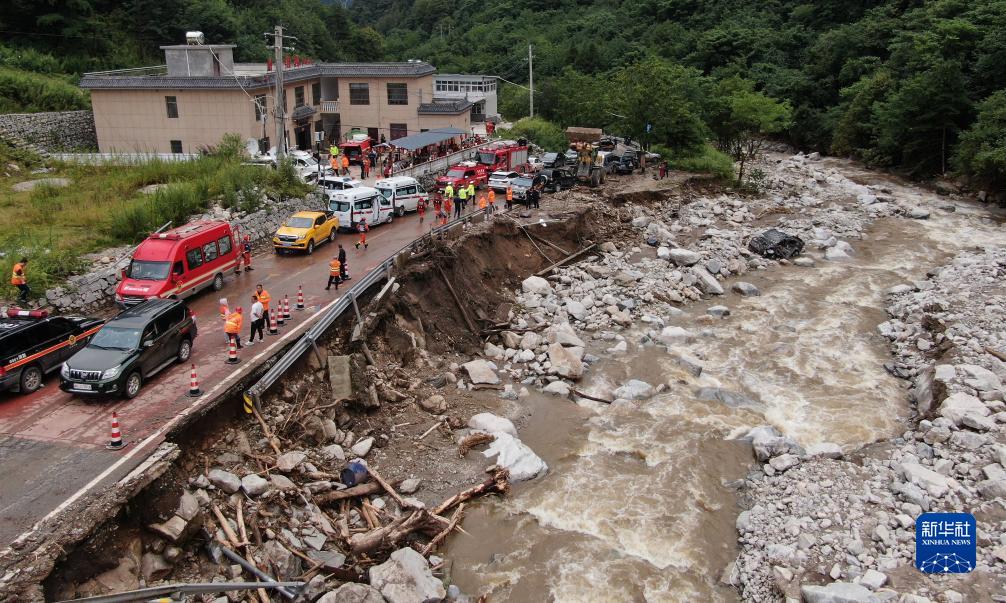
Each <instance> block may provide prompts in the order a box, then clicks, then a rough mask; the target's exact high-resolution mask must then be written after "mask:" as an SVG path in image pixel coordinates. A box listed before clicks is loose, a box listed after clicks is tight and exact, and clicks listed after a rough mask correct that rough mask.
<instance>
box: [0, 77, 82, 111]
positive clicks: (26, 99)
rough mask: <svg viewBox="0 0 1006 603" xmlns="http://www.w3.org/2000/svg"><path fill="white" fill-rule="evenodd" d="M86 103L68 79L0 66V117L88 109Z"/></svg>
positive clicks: (80, 91) (79, 90) (79, 91)
mask: <svg viewBox="0 0 1006 603" xmlns="http://www.w3.org/2000/svg"><path fill="white" fill-rule="evenodd" d="M88 99H89V97H88V95H87V92H85V91H83V90H81V89H80V88H78V87H77V86H76V85H74V83H73V82H72V81H71V79H70V78H69V77H66V76H60V75H49V74H41V73H31V72H28V71H21V70H20V69H11V68H9V67H2V66H0V113H36V112H39V111H71V110H76V109H90V108H91V102H90V101H89V100H88Z"/></svg>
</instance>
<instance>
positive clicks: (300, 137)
mask: <svg viewBox="0 0 1006 603" xmlns="http://www.w3.org/2000/svg"><path fill="white" fill-rule="evenodd" d="M293 132H294V137H295V139H296V141H297V148H298V149H300V150H301V151H310V150H311V124H308V125H306V126H297V127H296V128H294V131H293Z"/></svg>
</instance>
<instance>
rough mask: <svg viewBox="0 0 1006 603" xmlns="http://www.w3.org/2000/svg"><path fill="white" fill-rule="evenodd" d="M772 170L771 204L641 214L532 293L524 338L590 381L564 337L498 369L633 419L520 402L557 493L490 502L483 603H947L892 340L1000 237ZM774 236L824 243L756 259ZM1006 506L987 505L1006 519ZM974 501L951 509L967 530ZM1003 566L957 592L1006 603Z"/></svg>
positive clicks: (946, 207) (890, 186)
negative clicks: (934, 564)
mask: <svg viewBox="0 0 1006 603" xmlns="http://www.w3.org/2000/svg"><path fill="white" fill-rule="evenodd" d="M763 169H764V170H765V171H766V173H767V174H768V179H767V186H768V188H767V191H766V192H765V194H763V195H760V196H758V197H756V198H747V199H741V198H739V197H734V196H728V195H718V196H712V197H706V196H703V195H701V194H699V195H695V194H693V193H689V192H687V191H680V192H678V193H674V194H671V195H666V196H658V197H656V198H654V197H652V196H650V197H645V196H643V197H641V196H640V195H633V196H632V197H631V198H630V199H629V203H628V205H625V206H623V207H622V210H623V212H624V213H628V214H629V215H630V216H631V220H632V222H631V223H632V225H633V227H635V228H636V230H637V233H638V234H637V235H635V238H629V239H627V240H624V241H618V242H617V243H618V244H617V245H616V244H611V243H609V244H606V245H605V246H604V247H602V249H604V253H603V254H602V255H601V256H600V257H599V258H595V259H594V260H591V261H587V262H584V263H582V264H580V265H577V266H573V267H569V268H564V269H560V270H559V271H557V272H556V274H555V275H554V276H552V277H550V279H549V281H547V282H545V283H544V284H542V283H541V282H531V283H527V282H525V285H524V287H523V288H522V290H521V291H518V293H517V295H516V301H517V305H518V307H519V308H520V310H521V311H520V312H517V313H515V316H514V317H513V319H512V320H511V326H512V327H513V328H514V329H515V330H516V331H524V330H527V329H530V330H531V331H536V330H541V329H544V328H545V327H546V326H547V325H553V327H552V330H553V331H554V325H555V324H557V323H559V324H561V323H564V322H567V321H568V322H569V323H570V324H571V325H572V326H574V327H575V330H574V332H573V333H572V336H573V337H576V338H582V343H583V345H582V346H581V345H578V344H579V343H580V342H578V341H575V340H567V344H566V345H565V346H564V347H566V348H568V349H569V350H572V351H573V354H574V355H581V358H582V359H583V360H584V361H585V362H586V364H587V366H589V367H590V368H589V370H587V371H586V373H585V374H583V375H582V376H580V375H575V374H573V373H569V374H567V375H566V376H567V377H570V376H572V377H574V378H572V379H570V378H566V379H560V378H559V376H560V375H562V373H563V371H562V370H560V371H558V372H559V375H556V374H555V373H556V371H555V368H556V358H553V357H552V356H553V354H552V351H553V347H552V346H554V345H555V341H553V340H554V339H556V337H555V335H553V336H551V337H550V336H549V335H548V333H549V332H550V331H549V330H545V331H544V332H545V333H546V336H545V337H544V338H542V339H541V341H527V340H526V339H525V338H526V337H527V335H524V336H522V337H521V339H522V341H520V342H517V341H516V340H511V341H509V342H507V334H506V333H504V334H503V340H502V341H501V342H499V343H500V347H499V348H489V347H487V350H486V353H487V354H488V355H490V356H493V355H495V356H497V357H498V360H501V361H502V362H503V371H504V372H507V371H509V372H510V377H511V378H512V379H513V380H514V381H515V382H517V381H519V382H522V383H524V384H525V385H527V386H529V387H530V386H532V385H538V386H540V387H543V388H544V391H545V392H551V393H554V394H558V395H560V396H565V395H569V394H570V393H571V391H572V390H575V391H577V392H579V393H582V394H586V395H587V396H590V398H597V399H602V400H607V401H611V402H612V403H611V404H610V405H607V404H603V403H598V402H596V401H594V400H591V399H587V398H585V397H583V396H578V395H576V394H575V393H573V394H572V397H573V399H574V400H576V402H577V404H578V407H577V408H576V409H575V410H562V411H560V410H556V409H555V408H554V406H555V403H553V404H552V405H551V406H550V405H549V403H548V401H547V400H535V399H533V397H532V401H530V402H525V401H523V400H522V402H521V404H522V405H524V406H525V407H526V406H528V405H530V406H531V407H532V409H534V410H532V411H531V413H530V416H529V417H528V416H526V415H527V412H526V408H525V409H524V412H521V410H519V409H511V410H512V411H513V412H514V414H515V416H521V415H524V416H525V420H524V421H523V422H521V423H519V424H520V425H526V427H524V428H523V429H522V431H521V438H522V439H523V441H524V442H525V443H526V444H528V445H529V446H530V447H531V448H532V449H534V450H535V451H536V452H538V453H539V454H541V455H542V456H543V457H544V458H545V460H546V461H547V462H548V463H549V466H550V473H549V474H548V475H547V476H545V477H544V478H541V479H539V480H538V481H536V482H534V483H532V484H530V485H527V486H524V487H519V488H518V489H517V490H516V493H515V495H514V497H513V498H512V499H509V500H506V501H495V502H491V503H486V505H485V507H486V508H483V509H480V510H479V511H478V513H479V514H480V517H482V518H485V519H486V520H487V523H486V524H484V525H482V524H481V522H472V524H476V525H478V526H479V527H475V528H470V529H474V530H476V532H475V534H476V538H474V539H467V538H464V537H457V538H455V539H454V540H453V541H452V546H451V549H450V551H449V553H450V554H451V555H452V556H455V557H460V558H461V560H458V561H456V563H455V577H456V578H457V579H458V580H459V583H460V584H461V586H462V587H463V588H465V589H466V590H469V591H473V592H481V591H486V590H489V591H491V592H493V593H494V594H495V595H497V596H501V597H502V598H504V599H506V600H529V599H530V598H534V596H536V595H537V596H541V595H542V593H548V597H549V598H552V599H554V600H559V601H580V600H584V601H586V600H590V601H598V600H612V601H618V600H652V601H656V600H661V601H663V600H667V601H679V600H696V599H705V600H731V599H735V598H738V596H739V597H740V598H742V599H744V600H755V601H762V600H774V599H779V600H781V599H782V598H784V597H793V598H799V597H800V596H801V589H803V590H804V591H805V592H804V593H802V595H803V596H804V597H806V598H807V599H808V600H830V599H826V598H814V597H827V596H831V591H829V590H825V591H824V592H818V591H817V590H815V588H816V587H817V586H819V585H822V584H825V583H830V582H832V581H841V582H845V583H849V584H851V586H843V585H839V586H837V587H828V588H839V589H843V588H844V589H847V590H851V591H853V592H854V594H855V596H858V597H860V599H854V600H863V601H870V600H874V598H877V600H880V599H883V600H888V599H890V598H891V597H892V596H893V597H897V596H899V594H908V593H918V594H919V596H921V597H925V596H926V595H929V596H935V594H936V593H937V592H941V590H942V588H941V587H940V586H938V585H939V584H942V583H943V582H945V581H943V582H941V579H939V578H923V577H921V574H918V573H917V572H916V571H915V570H914V569H912V568H911V563H912V559H911V554H910V553H912V552H913V551H910V550H909V548H910V547H909V546H908V544H909V543H910V541H911V539H913V538H914V532H913V531H912V525H913V522H914V517H916V516H917V515H918V513H917V512H916V509H915V508H914V507H911V506H906V505H912V504H915V503H912V502H910V501H909V500H906V498H905V495H904V494H903V491H904V490H905V485H904V484H911V483H912V480H913V478H914V477H915V474H914V473H912V471H914V468H913V466H912V465H910V464H909V465H908V467H909V469H908V471H909V474H908V475H909V477H908V478H907V479H906V478H905V477H904V476H905V469H904V464H905V463H911V462H912V457H905V456H903V455H898V454H895V455H891V454H888V453H889V452H890V451H893V450H895V449H897V447H898V446H901V445H902V444H903V443H904V442H905V441H907V440H905V439H904V438H905V436H906V435H908V436H910V437H912V438H913V439H914V437H915V436H914V435H913V434H915V433H916V432H914V431H911V430H912V429H913V428H914V427H915V425H917V424H918V422H917V417H916V414H917V411H916V407H915V404H914V403H913V402H912V401H911V400H910V399H909V396H908V395H907V394H908V392H907V390H908V387H909V385H910V384H909V383H908V382H906V381H905V379H912V378H914V377H915V376H916V372H918V369H919V367H918V366H914V365H909V364H906V362H905V360H904V359H903V358H901V356H900V355H899V356H898V357H897V358H896V359H895V361H892V360H891V355H890V353H891V350H890V349H889V347H888V345H887V343H886V340H885V339H884V338H883V337H881V336H880V335H879V333H878V332H877V331H876V327H877V325H878V324H881V323H884V321H885V319H886V318H887V316H886V315H885V311H884V310H885V303H886V296H887V295H888V293H887V291H888V290H890V289H892V288H893V290H894V291H895V292H897V293H899V294H901V295H906V294H912V293H914V292H915V291H916V290H917V289H920V288H923V289H925V288H926V287H928V285H926V284H925V274H926V271H927V270H929V269H932V268H935V267H936V266H938V265H940V264H942V263H945V262H947V261H949V260H950V258H951V257H952V256H953V255H954V254H956V253H958V252H960V251H961V250H962V249H965V248H966V247H968V246H971V245H994V244H996V243H997V242H1001V233H1002V229H1001V227H1000V226H999V225H998V224H997V223H995V222H994V221H990V220H987V219H984V218H983V217H982V214H983V211H984V210H983V208H979V207H975V206H972V205H969V204H966V203H959V202H955V201H953V200H950V199H945V198H937V197H935V196H933V195H930V194H928V193H926V192H924V191H921V190H919V189H915V188H913V187H910V186H905V185H903V184H901V183H899V182H897V181H894V180H893V179H892V180H888V179H885V178H882V177H879V176H877V175H875V174H871V173H870V172H867V171H865V170H861V169H860V168H857V167H856V166H852V165H849V164H847V163H844V162H839V161H832V160H828V161H823V162H822V161H816V160H814V159H811V158H807V157H803V156H796V157H792V158H790V157H783V156H778V155H776V156H772V157H770V158H769V160H768V161H767V162H766V163H765V164H764V165H763ZM621 200H624V198H623V199H615V200H614V201H615V202H616V203H617V202H618V201H621ZM627 218H628V216H627ZM768 227H777V228H780V229H782V230H784V231H786V232H788V233H790V234H795V235H798V236H800V237H802V238H803V239H804V240H805V241H807V242H808V245H807V249H806V252H805V254H804V256H803V257H801V258H799V259H797V260H795V261H794V262H792V263H791V262H788V261H783V262H775V261H771V260H766V259H764V258H761V257H760V256H757V255H755V254H752V253H750V252H749V251H748V250H747V249H746V243H747V241H748V240H749V239H750V237H751V236H753V235H754V234H757V233H759V232H761V231H763V230H765V229H766V228H768ZM989 262H992V265H995V264H994V261H992V260H988V261H986V262H984V263H982V262H978V264H981V265H986V266H987V265H989ZM739 279H743V280H739ZM721 280H722V281H724V282H720V281H721ZM993 280H995V279H994V278H993ZM914 281H917V282H914ZM1000 282H1001V277H1000ZM905 283H912V284H909V285H905ZM731 286H732V287H733V290H731ZM906 287H907V288H906ZM570 342H571V343H572V345H569V343H570ZM993 345H996V344H994V343H993ZM924 346H925V344H923V347H924ZM934 347H935V346H934ZM524 350H529V352H530V355H529V356H525V355H523V353H524ZM556 352H557V353H556V356H557V357H559V356H561V354H560V353H558V351H556ZM558 360H559V361H560V363H561V362H562V361H563V358H561V357H559V358H558ZM885 364H886V365H887V368H888V370H886V371H885V369H884V366H885ZM574 373H575V371H574ZM994 406H995V404H994V401H993V408H994ZM542 409H547V410H542ZM990 414H991V412H990ZM999 418H1000V419H1001V418H1004V417H1003V416H1002V415H999ZM542 422H544V423H545V425H547V427H543V426H541V425H540V423H542ZM938 425H939V427H940V428H944V427H946V426H945V425H943V424H942V423H940V424H938ZM921 426H922V428H926V427H928V425H927V424H926V423H922V424H921ZM969 429H970V428H968V427H967V426H965V430H964V431H962V432H961V434H962V435H959V436H956V439H955V440H954V442H959V441H960V440H961V439H962V438H963V439H968V438H967V431H968V430H969ZM999 429H1000V427H999V426H998V425H997V424H996V423H995V422H994V421H993V423H992V425H991V426H988V430H990V431H991V432H992V433H993V434H994V435H992V436H991V437H989V436H984V437H985V438H986V441H985V443H984V444H982V445H980V446H979V447H980V448H981V449H982V450H983V451H985V452H983V453H976V455H978V456H976V457H975V458H974V459H969V461H970V462H968V463H965V464H964V466H963V467H962V470H963V472H964V473H965V474H969V475H972V476H973V477H977V475H974V473H975V470H976V469H977V470H978V471H979V472H980V471H981V467H983V466H984V465H976V464H975V463H976V462H984V461H988V460H990V459H989V457H990V456H991V454H992V452H991V451H993V450H995V448H993V446H992V444H993V443H994V441H995V438H996V437H1000V438H1001V436H998V434H999ZM906 432H907V434H906ZM940 433H941V434H942V433H943V432H942V431H941V432H940ZM919 437H920V439H921V438H922V437H924V436H923V435H922V434H919ZM948 437H949V433H948ZM743 440H746V441H748V442H752V441H753V444H754V445H753V448H754V450H755V452H756V454H757V455H758V456H757V457H756V458H757V461H759V462H757V463H756V464H753V465H752V460H753V459H752V457H751V456H749V455H750V453H749V452H748V450H750V448H749V447H750V446H751V444H743V443H742V441H743ZM969 441H970V440H969ZM1000 441H1001V440H1000ZM972 443H973V442H972ZM864 446H865V447H866V448H864ZM868 451H869V452H870V454H872V455H873V456H872V457H871V456H869V455H868V454H867V452H868ZM936 454H941V452H940V451H939V450H938V449H937V452H936ZM946 454H948V455H949V454H952V452H950V451H947V452H946ZM832 457H837V458H832ZM874 457H875V458H874ZM882 457H883V458H882ZM866 458H871V459H873V460H871V461H869V462H867V461H865V460H864V459H866ZM929 462H930V461H926V460H925V459H922V460H921V463H920V464H922V465H925V464H927V463H929ZM985 464H988V463H985ZM883 468H886V471H885V470H883ZM941 470H947V467H943V466H941ZM990 471H992V472H993V474H995V473H994V472H995V469H994V467H993V468H991V469H990ZM829 476H831V477H830V478H829ZM881 486H883V487H884V488H886V489H887V490H888V492H887V494H885V493H884V492H882V490H883V489H884V488H881ZM971 486H972V489H971V490H969V492H974V487H973V486H974V485H973V484H971ZM871 487H872V488H873V489H872V490H871V489H870V488H871ZM996 487H997V486H994V485H986V487H985V489H984V490H985V491H986V492H987V493H989V494H990V495H992V496H991V499H992V500H997V504H1001V500H1002V498H1001V495H996V494H995V488H996ZM908 491H909V492H912V489H911V487H909V488H908ZM832 496H834V498H831V497H832ZM953 502H954V501H952V500H950V499H948V500H944V501H938V503H937V502H934V505H936V506H939V507H940V508H946V509H949V508H951V507H954V506H956V507H961V504H960V502H961V501H957V503H958V504H956V505H954V504H953ZM823 503H827V504H823ZM978 506H979V505H977V504H975V507H978ZM982 506H983V507H984V506H987V505H982ZM742 509H743V512H741V511H742ZM964 510H967V509H964ZM974 512H976V513H978V514H979V515H980V516H981V514H980V512H979V511H978V510H975V511H974ZM906 517H908V518H909V519H910V520H911V521H910V522H908V523H907V525H906V519H905V518H906ZM985 519H986V520H988V521H990V525H989V526H988V528H989V529H990V530H991V533H994V534H999V533H1002V530H1001V527H1002V526H1001V525H1000V524H999V523H998V521H999V519H997V517H996V516H994V515H993V516H988V517H986V518H985ZM981 521H983V520H982V519H980V522H981ZM735 523H736V527H737V530H738V532H739V536H740V538H739V539H738V538H737V536H738V534H736V533H733V529H732V528H733V527H734V524H735ZM724 525H726V526H727V529H724ZM877 526H883V527H882V528H881V529H880V530H879V531H878V530H877ZM878 533H879V534H880V535H881V536H884V537H883V538H881V537H880V536H877V537H876V538H875V535H876V534H878ZM801 535H802V536H801ZM885 535H886V536H885ZM996 544H997V542H996V541H993V540H990V539H989V538H987V537H986V538H984V539H983V540H980V542H979V545H980V549H981V550H980V551H979V558H980V559H981V561H980V563H982V567H981V568H980V571H979V572H977V573H975V574H972V575H970V576H966V577H964V578H963V579H962V580H959V581H956V582H955V584H956V583H957V582H960V583H962V584H963V585H959V586H958V588H959V589H960V592H961V593H962V595H961V596H962V597H966V598H968V599H970V598H972V597H978V599H981V598H983V597H987V596H991V593H994V592H997V590H996V589H997V588H1000V587H1001V584H1002V577H1003V573H1002V572H1003V566H1002V560H998V558H997V557H996V556H995V554H994V553H993V550H994V549H995V545H996ZM738 545H739V546H738ZM850 547H851V548H850ZM735 556H736V561H733V558H734V557H735ZM899 568H900V573H899ZM721 570H722V571H721ZM884 572H886V574H884V576H883V578H881V577H879V576H878V574H881V573H884ZM913 572H914V573H913ZM860 583H862V586H861V585H860ZM480 584H481V589H480V588H479V585H480ZM732 587H733V588H732ZM734 588H736V590H734ZM907 596H912V595H911V594H908V595H907ZM950 597H951V599H948V600H954V599H952V597H953V595H950ZM978 599H976V600H978ZM918 600H922V599H918ZM962 600H963V599H962Z"/></svg>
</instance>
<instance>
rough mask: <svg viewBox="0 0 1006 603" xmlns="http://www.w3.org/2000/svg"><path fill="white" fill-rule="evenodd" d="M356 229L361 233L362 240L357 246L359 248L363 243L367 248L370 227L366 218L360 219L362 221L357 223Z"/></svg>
mask: <svg viewBox="0 0 1006 603" xmlns="http://www.w3.org/2000/svg"><path fill="white" fill-rule="evenodd" d="M356 230H357V231H359V233H360V240H359V241H357V242H356V248H357V249H359V248H360V245H363V248H364V249H366V248H367V247H368V244H367V231H368V230H370V227H369V226H367V219H366V218H361V219H360V223H359V224H357V225H356Z"/></svg>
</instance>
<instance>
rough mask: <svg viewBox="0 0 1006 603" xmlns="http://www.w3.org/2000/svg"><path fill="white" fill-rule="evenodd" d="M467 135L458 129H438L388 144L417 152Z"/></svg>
mask: <svg viewBox="0 0 1006 603" xmlns="http://www.w3.org/2000/svg"><path fill="white" fill-rule="evenodd" d="M466 134H468V132H465V131H464V130H460V129H458V128H437V129H435V130H428V131H426V132H420V133H419V134H412V135H411V136H404V137H402V138H396V139H394V140H389V141H388V142H389V143H391V144H393V145H395V146H396V147H398V148H400V149H405V150H406V151H415V150H416V149H421V148H423V147H427V146H429V145H431V144H437V143H438V142H443V141H445V140H450V139H451V138H454V137H455V136H464V135H466Z"/></svg>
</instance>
